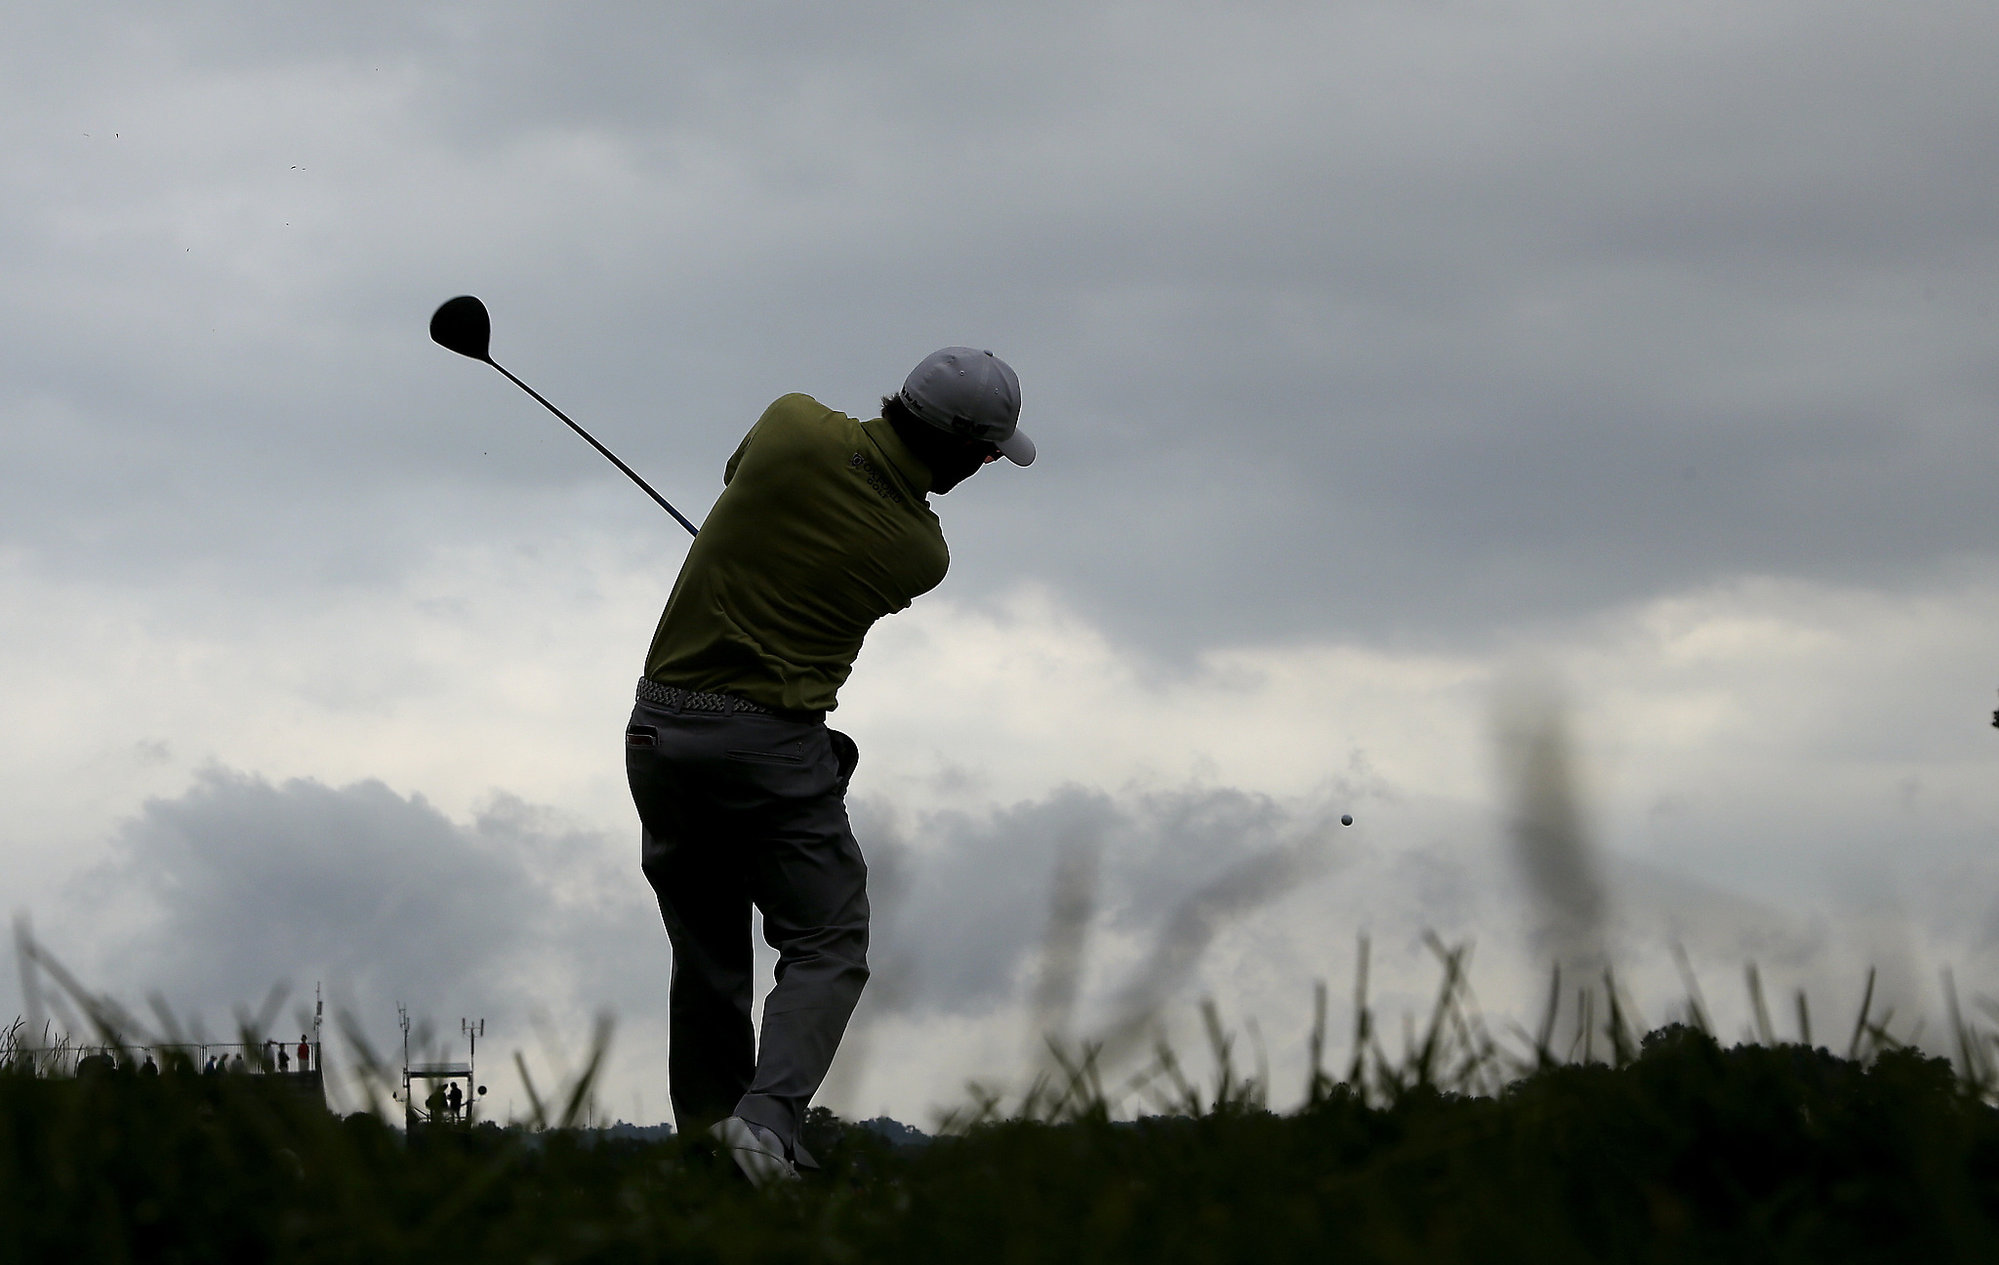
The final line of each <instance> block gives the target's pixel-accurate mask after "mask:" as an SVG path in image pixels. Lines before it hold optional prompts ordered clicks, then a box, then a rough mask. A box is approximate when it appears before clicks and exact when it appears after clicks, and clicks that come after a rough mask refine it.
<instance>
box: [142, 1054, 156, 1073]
mask: <svg viewBox="0 0 1999 1265" xmlns="http://www.w3.org/2000/svg"><path fill="white" fill-rule="evenodd" d="M159 1074H160V1065H159V1064H158V1063H155V1062H153V1056H152V1055H150V1054H148V1055H147V1056H146V1061H145V1062H143V1063H141V1064H139V1075H141V1076H158V1075H159Z"/></svg>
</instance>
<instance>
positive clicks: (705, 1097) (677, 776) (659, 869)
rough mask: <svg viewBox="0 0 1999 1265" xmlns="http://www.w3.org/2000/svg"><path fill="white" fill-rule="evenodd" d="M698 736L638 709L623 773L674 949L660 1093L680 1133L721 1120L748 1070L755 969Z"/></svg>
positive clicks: (744, 897) (729, 844)
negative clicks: (665, 1093) (707, 790)
mask: <svg viewBox="0 0 1999 1265" xmlns="http://www.w3.org/2000/svg"><path fill="white" fill-rule="evenodd" d="M701 745H702V744H701V741H700V735H699V734H698V733H690V732H688V731H687V730H686V728H685V727H683V726H680V725H677V724H676V723H675V722H674V718H673V717H671V716H669V715H667V714H665V713H662V712H658V711H656V710H654V709H650V708H646V707H644V706H643V705H642V706H641V707H640V708H638V709H637V710H635V711H634V712H633V715H632V726H631V728H630V729H628V730H627V733H626V749H625V768H626V773H627V776H628V777H629V778H630V781H631V788H632V801H633V803H634V805H636V807H637V808H638V811H639V819H640V821H641V822H643V823H644V826H645V833H644V841H643V866H644V869H645V875H646V880H647V881H648V882H649V883H651V884H652V888H653V892H654V894H655V895H656V896H657V897H658V899H659V913H660V920H661V921H662V922H663V923H664V924H665V925H666V934H667V939H668V940H669V942H670V943H671V945H672V949H673V975H672V982H671V984H670V985H669V990H668V1014H669V1019H668V1039H669V1047H668V1053H667V1084H668V1090H669V1093H670V1096H671V1098H672V1100H673V1114H674V1118H675V1120H676V1121H677V1122H678V1123H679V1125H680V1129H681V1132H683V1133H690V1132H697V1131H699V1130H701V1129H705V1128H706V1127H707V1126H708V1125H709V1124H711V1123H713V1122H714V1121H716V1120H719V1119H721V1118H722V1117H724V1116H726V1115H728V1114H729V1112H730V1111H731V1110H732V1109H733V1108H734V1107H735V1105H736V1100H737V1099H738V1098H740V1097H741V1096H742V1094H743V1091H744V1090H745V1089H747V1088H748V1087H749V1084H750V1081H751V1078H752V1077H753V1075H754V1073H755V1069H756V1051H755V1034H754V1033H753V1031H752V1029H751V1027H750V1003H751V1001H752V998H753V978H752V971H753V962H752V959H751V954H750V903H749V892H748V887H747V881H746V878H747V876H746V874H745V872H744V869H743V864H742V854H741V852H740V850H739V847H738V846H737V844H736V841H735V839H733V838H732V837H730V835H729V832H728V831H726V830H724V829H723V828H722V823H721V822H720V821H719V820H718V814H717V812H716V811H715V806H714V805H712V804H709V803H708V802H707V797H706V796H704V795H703V794H702V793H701V791H702V785H703V784H704V783H706V782H707V781H708V780H709V779H706V778H704V777H702V776H700V768H699V764H700V761H699V759H698V757H699V754H700V751H699V748H700V746H701Z"/></svg>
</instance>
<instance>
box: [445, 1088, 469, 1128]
mask: <svg viewBox="0 0 1999 1265" xmlns="http://www.w3.org/2000/svg"><path fill="white" fill-rule="evenodd" d="M464 1102H465V1094H464V1091H462V1090H460V1089H459V1088H458V1082H457V1081H452V1082H451V1088H450V1089H448V1090H446V1091H445V1094H444V1104H445V1106H446V1108H448V1109H449V1110H450V1112H451V1118H452V1119H453V1120H456V1119H458V1108H459V1107H460V1106H462V1105H464Z"/></svg>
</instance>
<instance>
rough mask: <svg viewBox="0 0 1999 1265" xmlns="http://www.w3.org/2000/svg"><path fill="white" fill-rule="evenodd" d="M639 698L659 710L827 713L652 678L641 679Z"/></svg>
mask: <svg viewBox="0 0 1999 1265" xmlns="http://www.w3.org/2000/svg"><path fill="white" fill-rule="evenodd" d="M638 699H639V701H640V702H641V703H651V704H653V705H654V706H655V707H669V708H672V709H673V710H675V711H682V712H717V713H719V714H721V715H725V716H726V715H728V714H729V713H731V712H754V713H755V714H756V715H759V716H785V717H792V718H796V719H800V720H803V719H811V718H817V717H821V716H824V715H825V714H826V713H824V712H793V711H783V710H780V709H778V708H775V707H765V706H764V705H763V704H762V703H752V702H751V701H750V700H748V699H746V698H737V697H736V696H735V695H734V694H704V693H702V692H701V691H700V690H683V689H681V688H680V687H679V686H678V685H661V684H660V683H659V682H658V681H655V680H653V679H652V678H651V677H644V676H642V677H640V678H639V689H638Z"/></svg>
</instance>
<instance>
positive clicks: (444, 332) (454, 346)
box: [430, 294, 493, 364]
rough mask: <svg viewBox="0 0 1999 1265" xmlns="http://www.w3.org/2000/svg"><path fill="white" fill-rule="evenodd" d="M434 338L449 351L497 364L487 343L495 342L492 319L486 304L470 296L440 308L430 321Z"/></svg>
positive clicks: (447, 303)
mask: <svg viewBox="0 0 1999 1265" xmlns="http://www.w3.org/2000/svg"><path fill="white" fill-rule="evenodd" d="M430 337H431V340H432V341H434V342H435V343H436V344H437V345H438V346H440V347H443V348H445V349H446V350H448V351H455V352H457V353H458V354H459V355H461V356H470V357H471V358H472V359H474V360H483V361H485V362H486V363H487V364H491V363H492V362H493V358H492V357H491V356H490V355H488V354H487V353H486V347H487V344H489V343H490V342H491V341H492V339H493V322H492V319H491V318H490V317H488V316H487V315H486V305H485V304H484V303H481V302H480V301H479V300H478V299H476V298H474V297H472V296H471V295H469V294H461V295H459V296H458V297H457V298H455V299H446V300H445V301H444V302H443V303H442V304H440V305H439V306H438V309H437V311H436V312H435V313H433V314H432V316H431V318H430Z"/></svg>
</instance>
